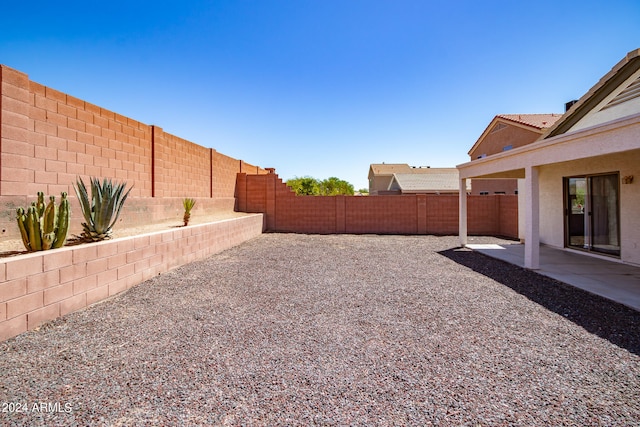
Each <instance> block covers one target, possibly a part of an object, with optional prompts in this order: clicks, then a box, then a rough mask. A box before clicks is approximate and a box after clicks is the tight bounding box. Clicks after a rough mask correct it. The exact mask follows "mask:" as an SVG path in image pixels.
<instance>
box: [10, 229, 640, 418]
mask: <svg viewBox="0 0 640 427" xmlns="http://www.w3.org/2000/svg"><path fill="white" fill-rule="evenodd" d="M487 241H496V240H495V239H494V240H491V239H487ZM456 246H457V238H456V237H435V236H373V235H365V236H354V235H332V236H320V235H296V234H264V235H262V236H260V237H258V238H256V239H253V240H251V241H249V242H247V243H245V244H243V245H241V246H238V247H236V248H233V249H231V250H228V251H225V252H223V253H220V254H218V255H215V256H212V257H210V258H208V259H206V260H204V261H201V262H195V263H192V264H189V265H186V266H184V267H181V268H179V269H175V270H173V271H171V272H169V273H166V274H163V275H161V276H158V277H156V278H154V279H152V280H149V281H147V282H145V283H143V284H141V285H139V286H137V287H134V288H132V289H131V290H129V291H128V292H126V293H124V294H121V295H118V296H116V297H114V298H112V299H110V300H108V301H106V302H103V303H101V304H97V305H94V306H92V307H89V308H88V309H86V310H83V311H81V312H78V313H74V314H71V315H68V316H66V317H64V318H62V319H59V320H56V321H55V322H51V323H49V324H47V325H45V326H43V327H42V328H40V330H37V331H32V332H29V333H26V334H23V335H21V336H18V337H16V338H13V339H10V340H8V341H5V342H3V343H0V372H1V381H0V404H1V405H2V407H1V408H0V425H20V426H21V425H25V426H27V425H28V426H34V425H46V426H51V425H61V426H62V425H64V426H70V425H78V426H86V425H107V426H134V425H161V426H171V425H178V426H182V425H184V426H191V425H247V426H254V425H255V426H262V425H265V426H271V425H327V426H334V425H335V426H343V425H368V426H369V425H383V426H384V425H417V426H424V425H469V426H478V425H482V426H485V425H489V426H495V425H519V426H520V425H521V426H540V425H563V426H601V425H606V426H631V425H640V356H639V355H640V313H638V312H635V311H633V310H631V309H627V308H625V307H624V306H621V305H617V304H615V303H611V302H608V301H606V300H604V299H601V298H599V297H596V296H593V295H590V294H587V293H584V292H583V291H580V290H577V289H574V288H570V287H567V286H565V285H563V284H560V283H558V282H555V281H553V280H552V279H549V278H545V277H542V276H538V275H537V274H535V273H532V272H530V271H526V270H522V269H519V268H517V267H514V266H511V265H509V264H505V263H503V262H501V261H497V260H493V259H490V258H487V257H484V256H483V255H481V254H478V253H474V252H470V251H467V250H455V248H456Z"/></svg>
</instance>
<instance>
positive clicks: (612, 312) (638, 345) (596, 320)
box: [439, 248, 640, 355]
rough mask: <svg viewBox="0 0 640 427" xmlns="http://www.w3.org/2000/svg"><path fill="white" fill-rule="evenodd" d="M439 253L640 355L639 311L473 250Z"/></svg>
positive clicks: (458, 249) (450, 250) (459, 249)
mask: <svg viewBox="0 0 640 427" xmlns="http://www.w3.org/2000/svg"><path fill="white" fill-rule="evenodd" d="M439 254H440V255H443V256H445V257H447V258H449V259H451V260H453V261H455V262H457V263H458V264H461V265H464V266H466V267H468V268H470V269H472V270H473V271H475V272H478V273H480V274H483V275H484V276H487V277H489V278H491V279H493V280H496V281H497V282H499V283H501V284H503V285H505V286H508V287H509V288H511V289H513V290H514V291H516V292H518V293H519V294H521V295H523V296H525V297H527V298H528V299H530V300H531V301H533V302H536V303H538V304H540V305H541V306H543V307H545V308H546V309H548V310H550V311H553V312H554V313H557V314H559V315H561V316H563V317H565V318H567V319H568V320H571V321H572V322H574V323H575V324H577V325H579V326H581V327H583V328H584V329H585V330H587V331H589V332H590V333H593V334H595V335H597V336H599V337H601V338H604V339H606V340H608V341H610V342H611V343H613V344H615V345H617V346H619V347H622V348H625V349H627V350H628V351H630V352H632V353H634V354H636V355H640V312H638V311H635V310H633V309H631V308H629V307H627V306H625V305H622V304H619V303H616V302H613V301H611V300H608V299H606V298H603V297H600V296H598V295H595V294H592V293H590V292H587V291H584V290H582V289H578V288H575V287H573V286H570V285H567V284H565V283H563V282H560V281H557V280H555V279H552V278H550V277H546V276H542V275H540V274H537V273H535V272H533V271H531V270H527V269H524V268H522V267H518V266H516V265H513V264H510V263H508V262H505V261H502V260H499V259H495V258H492V257H489V256H487V255H483V254H481V253H478V252H474V251H472V250H471V249H466V248H464V249H463V248H455V249H448V250H446V251H442V252H439ZM505 278H506V279H505ZM605 319H606V320H605Z"/></svg>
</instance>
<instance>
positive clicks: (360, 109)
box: [0, 0, 640, 189]
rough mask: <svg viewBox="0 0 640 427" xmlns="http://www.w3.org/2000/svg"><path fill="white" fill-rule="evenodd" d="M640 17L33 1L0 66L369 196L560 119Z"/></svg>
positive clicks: (1, 37)
mask: <svg viewBox="0 0 640 427" xmlns="http://www.w3.org/2000/svg"><path fill="white" fill-rule="evenodd" d="M638 22H640V2H638V1H637V0H610V1H607V2H604V1H591V0H581V1H574V0H570V1H563V0H540V1H535V2H531V1H527V2H516V1H470V0H465V1H455V0H442V1H439V0H435V1H428V0H422V1H414V0H389V1H378V0H368V1H364V0H340V1H338V0H317V1H308V0H288V1H281V0H269V1H267V0H264V1H258V0H254V1H245V0H236V1H218V0H209V1H200V0H189V1H184V2H178V1H161V0H160V1H154V2H142V1H135V0H127V1H123V0H113V1H110V2H102V1H91V0H85V1H81V2H80V1H77V2H76V1H63V0H62V1H55V2H54V1H39V0H37V1H29V2H17V1H16V2H13V1H12V2H8V4H3V6H2V15H1V16H0V28H1V31H0V63H2V64H4V65H7V66H10V67H12V68H15V69H18V70H20V71H22V72H25V73H27V74H28V75H29V77H30V78H31V79H32V80H34V81H36V82H39V83H41V84H44V85H46V86H49V87H52V88H54V89H57V90H61V91H63V92H66V93H69V94H71V95H73V96H76V97H78V98H81V99H84V100H86V101H88V102H91V103H93V104H96V105H99V106H101V107H104V108H108V109H110V110H113V111H116V112H118V113H120V114H123V115H126V116H129V117H131V118H134V119H136V120H139V121H142V122H144V123H147V124H155V125H157V126H161V127H162V128H163V129H164V130H165V131H166V132H170V133H173V134H175V135H177V136H180V137H182V138H186V139H188V140H190V141H193V142H195V143H198V144H200V145H204V146H207V147H213V148H215V149H216V150H218V151H219V152H221V153H224V154H227V155H230V156H233V157H236V158H238V159H243V160H245V161H247V162H249V163H253V164H258V165H260V166H263V167H275V168H276V171H277V173H278V174H279V175H280V177H281V178H283V179H285V180H286V179H288V178H292V177H294V176H306V175H310V176H313V177H316V178H320V179H324V178H328V177H330V176H337V177H339V178H341V179H345V180H347V181H349V182H351V183H352V184H354V186H355V187H356V189H358V188H365V187H367V173H368V168H369V164H371V163H381V162H387V163H409V164H411V165H416V166H417V165H430V166H433V167H445V166H455V165H456V164H460V163H463V162H466V161H467V160H468V156H467V151H468V150H469V148H471V146H472V145H473V144H474V143H475V141H476V140H477V139H478V137H479V136H480V134H481V133H482V132H483V130H484V129H485V127H486V126H487V125H488V124H489V122H490V121H491V119H492V118H493V117H494V116H495V115H496V114H517V113H561V112H563V108H564V103H565V102H567V101H569V100H571V99H577V98H579V97H580V96H582V95H583V94H584V93H585V92H586V91H587V90H588V89H589V88H590V87H591V86H592V85H594V84H595V83H596V82H597V81H598V79H600V77H602V76H603V75H604V74H605V73H606V72H608V71H609V70H610V69H611V67H613V66H614V65H615V64H616V63H617V62H618V61H619V60H620V59H622V58H623V57H624V55H626V53H627V52H629V51H631V50H633V49H636V48H640V25H638Z"/></svg>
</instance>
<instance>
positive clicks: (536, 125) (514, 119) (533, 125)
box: [468, 113, 562, 155]
mask: <svg viewBox="0 0 640 427" xmlns="http://www.w3.org/2000/svg"><path fill="white" fill-rule="evenodd" d="M561 117H562V114H559V113H548V114H498V115H497V116H495V117H494V118H493V120H491V123H489V125H488V126H487V127H486V129H485V130H484V132H482V135H480V138H478V140H477V141H476V143H475V144H473V147H471V149H470V150H469V152H468V154H469V155H471V153H473V152H474V151H475V150H476V149H477V148H478V147H479V146H480V144H481V143H482V141H483V140H484V139H485V138H486V137H487V135H489V134H490V133H491V132H493V131H494V130H495V129H498V128H499V127H500V126H502V127H504V126H505V125H513V126H520V127H522V128H525V129H528V130H530V131H532V132H535V133H538V134H540V135H542V134H543V133H544V130H545V129H547V128H549V127H551V126H552V125H553V124H554V123H556V122H557V121H558V120H559V119H560V118H561Z"/></svg>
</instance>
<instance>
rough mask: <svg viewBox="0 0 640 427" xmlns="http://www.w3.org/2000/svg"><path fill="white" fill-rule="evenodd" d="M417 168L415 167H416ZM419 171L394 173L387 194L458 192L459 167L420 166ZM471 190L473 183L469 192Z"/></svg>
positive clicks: (468, 186)
mask: <svg viewBox="0 0 640 427" xmlns="http://www.w3.org/2000/svg"><path fill="white" fill-rule="evenodd" d="M414 170H415V169H414ZM417 170H418V171H419V172H417V173H394V174H393V175H392V177H391V182H390V183H389V187H388V188H387V194H458V191H460V189H459V188H458V176H459V174H458V169H456V168H418V169H417ZM470 191H471V183H470V182H469V183H468V185H467V192H470Z"/></svg>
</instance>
